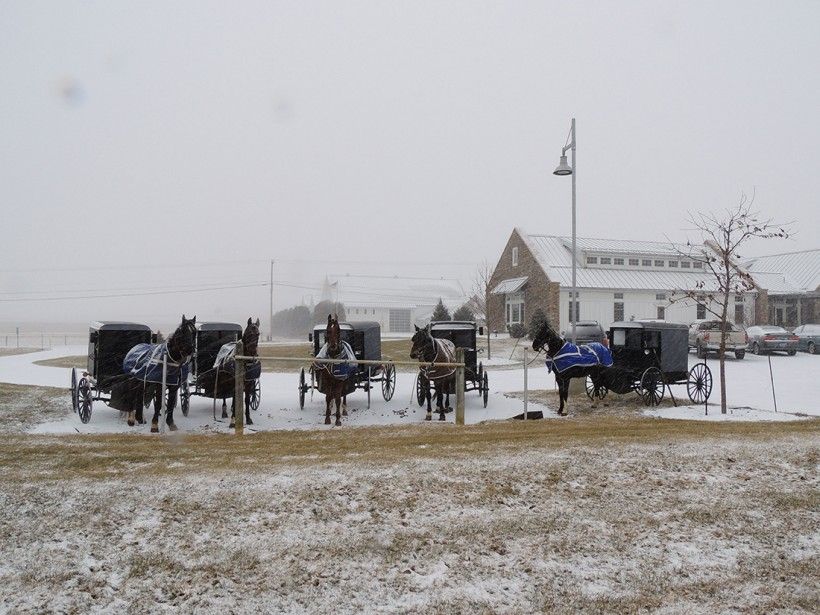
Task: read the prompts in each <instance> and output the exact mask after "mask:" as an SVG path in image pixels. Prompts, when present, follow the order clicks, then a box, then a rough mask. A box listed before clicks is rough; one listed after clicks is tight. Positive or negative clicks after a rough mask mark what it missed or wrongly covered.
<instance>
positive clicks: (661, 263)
mask: <svg viewBox="0 0 820 615" xmlns="http://www.w3.org/2000/svg"><path fill="white" fill-rule="evenodd" d="M655 267H663V261H655Z"/></svg>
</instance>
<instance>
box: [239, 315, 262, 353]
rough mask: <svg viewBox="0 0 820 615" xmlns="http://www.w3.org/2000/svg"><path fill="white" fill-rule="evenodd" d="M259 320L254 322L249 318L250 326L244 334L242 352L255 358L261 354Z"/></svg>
mask: <svg viewBox="0 0 820 615" xmlns="http://www.w3.org/2000/svg"><path fill="white" fill-rule="evenodd" d="M258 348H259V319H258V318H257V319H256V322H253V320H252V319H250V318H248V326H247V327H245V331H244V332H243V333H242V352H244V353H245V354H246V355H247V356H249V357H255V356H257V355H258V354H259V351H258Z"/></svg>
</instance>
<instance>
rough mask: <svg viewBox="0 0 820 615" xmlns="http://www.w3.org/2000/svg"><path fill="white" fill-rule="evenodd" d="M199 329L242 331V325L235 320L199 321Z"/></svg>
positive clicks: (197, 326) (197, 327)
mask: <svg viewBox="0 0 820 615" xmlns="http://www.w3.org/2000/svg"><path fill="white" fill-rule="evenodd" d="M196 330H197V331H239V332H240V333H241V332H242V325H238V324H236V323H235V322H198V323H196Z"/></svg>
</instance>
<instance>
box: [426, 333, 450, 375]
mask: <svg viewBox="0 0 820 615" xmlns="http://www.w3.org/2000/svg"><path fill="white" fill-rule="evenodd" d="M433 342H434V343H435V345H436V357H435V358H434V359H433V363H455V362H456V347H455V344H453V342H451V341H450V340H440V339H437V338H433ZM419 370H420V371H421V373H422V374H423V375H424V376H425V377H426V378H427V379H428V380H441V379H443V378H449V377H450V376H452V375H453V374H455V373H456V368H455V367H446V366H442V367H438V366H436V367H429V366H426V367H425V366H422V367H420V368H419Z"/></svg>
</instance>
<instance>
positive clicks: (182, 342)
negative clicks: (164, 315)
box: [168, 314, 196, 363]
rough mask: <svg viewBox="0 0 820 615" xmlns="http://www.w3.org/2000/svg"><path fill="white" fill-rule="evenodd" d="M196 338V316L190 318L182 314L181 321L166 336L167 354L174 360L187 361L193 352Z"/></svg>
mask: <svg viewBox="0 0 820 615" xmlns="http://www.w3.org/2000/svg"><path fill="white" fill-rule="evenodd" d="M195 338H196V316H194V317H193V318H191V319H188V318H185V314H183V315H182V322H181V323H180V325H179V326H178V327H177V328H176V330H175V331H174V332H173V333H172V334H171V336H170V337H169V338H168V356H170V357H171V359H173V360H174V361H179V362H180V363H187V362H188V361H190V360H191V355H193V354H194V339H195Z"/></svg>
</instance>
